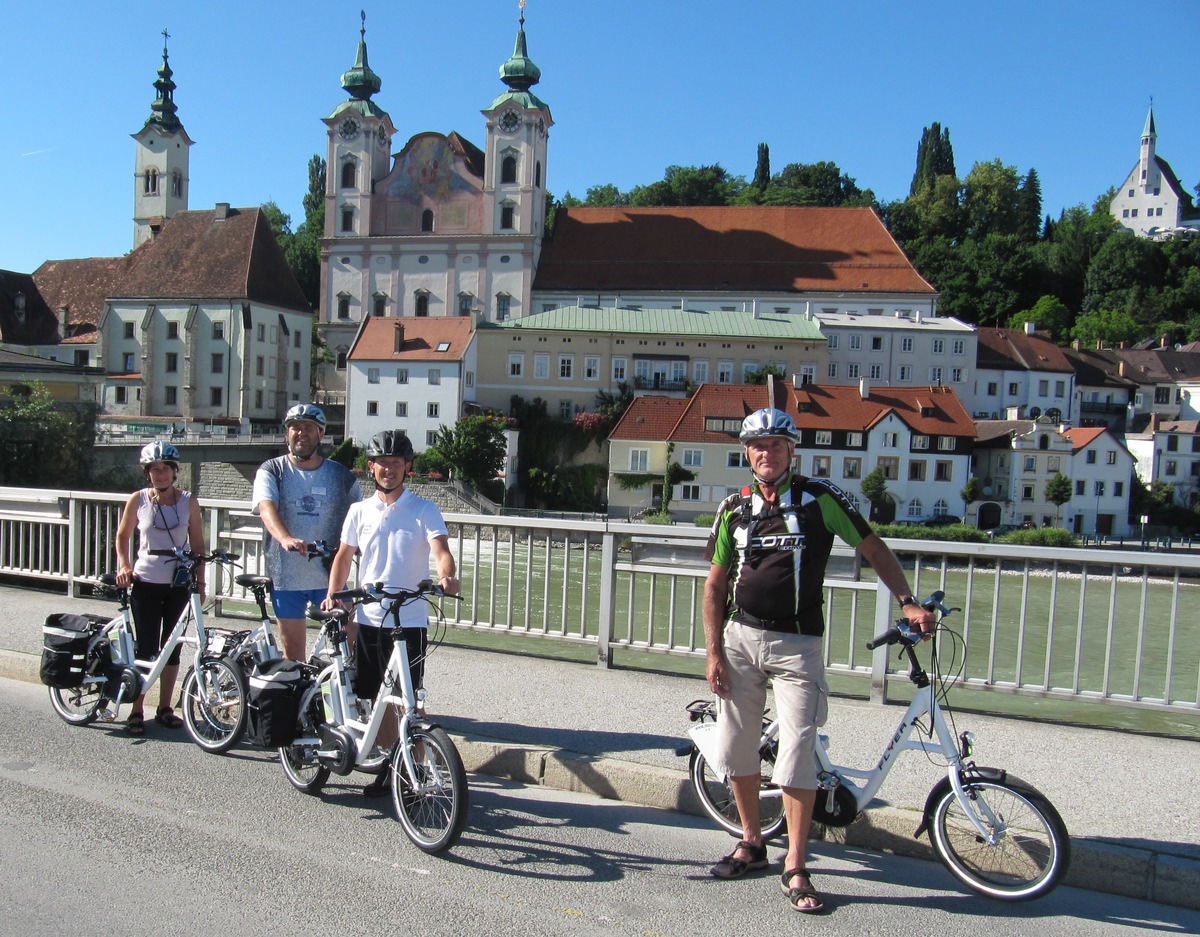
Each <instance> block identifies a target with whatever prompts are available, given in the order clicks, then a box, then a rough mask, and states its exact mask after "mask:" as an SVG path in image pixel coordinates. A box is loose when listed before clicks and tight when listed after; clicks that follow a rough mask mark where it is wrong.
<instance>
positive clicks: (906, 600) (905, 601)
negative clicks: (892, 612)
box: [900, 595, 921, 608]
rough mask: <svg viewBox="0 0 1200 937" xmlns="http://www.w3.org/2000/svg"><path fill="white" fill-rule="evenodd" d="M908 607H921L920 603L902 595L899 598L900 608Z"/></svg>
mask: <svg viewBox="0 0 1200 937" xmlns="http://www.w3.org/2000/svg"><path fill="white" fill-rule="evenodd" d="M910 605H913V606H916V607H917V608H920V607H921V603H920V602H918V601H917V600H916V599H914V598H913V597H912V596H911V595H902V596H901V597H900V607H901V608H908V606H910Z"/></svg>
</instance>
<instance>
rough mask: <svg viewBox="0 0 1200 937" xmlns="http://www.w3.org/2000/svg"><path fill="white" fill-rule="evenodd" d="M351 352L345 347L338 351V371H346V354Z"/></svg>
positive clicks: (341, 346)
mask: <svg viewBox="0 0 1200 937" xmlns="http://www.w3.org/2000/svg"><path fill="white" fill-rule="evenodd" d="M349 351H350V349H349V348H347V347H346V346H345V345H339V346H338V350H337V365H336V367H337V369H338V370H339V371H345V370H346V354H347V353H348V352H349Z"/></svg>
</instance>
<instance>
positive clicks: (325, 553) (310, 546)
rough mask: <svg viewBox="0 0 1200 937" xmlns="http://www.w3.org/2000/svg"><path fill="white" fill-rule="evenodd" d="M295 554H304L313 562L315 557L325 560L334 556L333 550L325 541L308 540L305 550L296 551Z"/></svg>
mask: <svg viewBox="0 0 1200 937" xmlns="http://www.w3.org/2000/svg"><path fill="white" fill-rule="evenodd" d="M294 552H296V553H300V554H302V555H303V556H304V558H305V559H306V560H311V559H313V558H314V557H320V558H321V559H325V558H327V557H330V556H333V550H332V549H331V548H330V546H329V544H328V543H326V542H325V541H324V540H308V541H306V542H305V544H304V549H303V550H296V551H294Z"/></svg>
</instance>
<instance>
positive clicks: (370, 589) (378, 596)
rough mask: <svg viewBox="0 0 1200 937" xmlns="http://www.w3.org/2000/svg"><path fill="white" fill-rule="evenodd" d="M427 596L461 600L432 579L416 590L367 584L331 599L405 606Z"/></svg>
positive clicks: (380, 584) (418, 585)
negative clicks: (393, 588)
mask: <svg viewBox="0 0 1200 937" xmlns="http://www.w3.org/2000/svg"><path fill="white" fill-rule="evenodd" d="M427 595H432V596H435V597H438V598H447V599H457V598H460V597H459V596H457V595H447V594H446V591H445V590H444V589H442V587H441V586H439V585H437V584H436V583H434V582H433V580H431V579H422V580H421V581H420V582H418V583H417V588H416V589H396V590H394V591H389V590H387V589H385V588H384V587H383V583H382V582H376V583H367V584H366V585H363V586H359V587H358V588H357V589H342V590H341V591H340V592H334V593H333V594H332V595H331V596H330V598H332V599H337V600H338V601H349V602H362V603H363V604H365V605H369V604H371V603H372V602H382V601H383V600H384V599H392V600H394V601H395V602H396V603H397V604H399V605H405V604H407V603H409V602H411V601H413V600H414V599H419V598H422V597H424V596H427Z"/></svg>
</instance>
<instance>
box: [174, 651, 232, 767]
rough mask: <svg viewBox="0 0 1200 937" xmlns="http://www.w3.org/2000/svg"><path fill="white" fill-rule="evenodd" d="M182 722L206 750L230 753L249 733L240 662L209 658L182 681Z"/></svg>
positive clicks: (189, 672) (198, 743)
mask: <svg viewBox="0 0 1200 937" xmlns="http://www.w3.org/2000/svg"><path fill="white" fill-rule="evenodd" d="M182 696H183V722H184V725H186V726H187V730H188V735H190V736H191V737H192V741H193V742H195V743H196V744H197V745H199V746H200V747H201V748H203V749H204V750H205V751H206V752H213V753H214V754H218V755H219V754H220V753H221V752H227V751H229V749H231V748H233V746H234V745H236V744H237V743H238V742H240V741H241V739H242V736H243V735H244V734H245V732H246V678H245V676H244V675H243V674H242V669H241V667H239V666H238V665H237V664H233V663H230V661H229V660H227V659H226V658H223V657H209V658H205V659H204V660H202V661H201V662H200V668H199V669H198V670H197V669H196V668H192V669H191V670H189V671H188V674H187V676H186V677H185V678H184V680H183V692H182Z"/></svg>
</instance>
